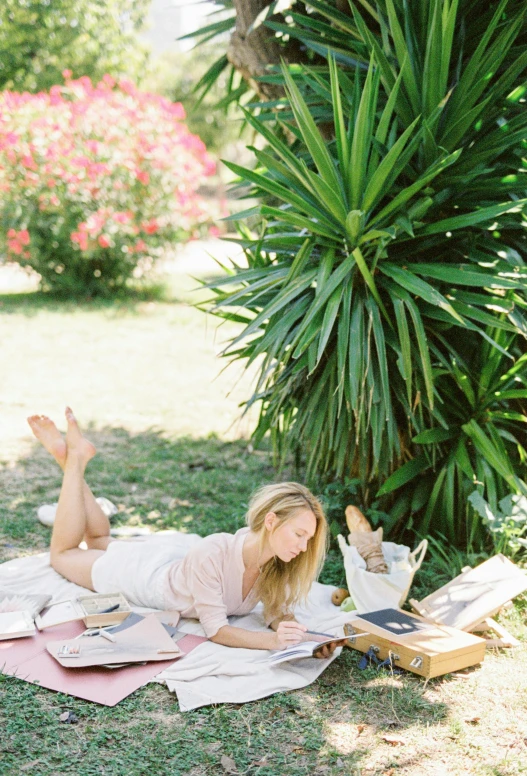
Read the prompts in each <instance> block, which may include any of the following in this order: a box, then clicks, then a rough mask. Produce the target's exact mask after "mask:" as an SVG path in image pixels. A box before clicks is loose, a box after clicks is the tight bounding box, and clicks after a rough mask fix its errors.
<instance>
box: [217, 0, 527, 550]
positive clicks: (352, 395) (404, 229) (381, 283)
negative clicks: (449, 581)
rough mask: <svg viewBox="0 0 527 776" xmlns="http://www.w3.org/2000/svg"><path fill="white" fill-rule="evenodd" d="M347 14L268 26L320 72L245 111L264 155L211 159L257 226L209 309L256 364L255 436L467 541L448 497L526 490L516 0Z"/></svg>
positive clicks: (524, 133)
mask: <svg viewBox="0 0 527 776" xmlns="http://www.w3.org/2000/svg"><path fill="white" fill-rule="evenodd" d="M350 5H351V11H352V16H347V15H345V14H343V13H341V12H340V11H338V10H336V8H335V7H334V5H333V4H331V3H327V2H321V1H320V0H316V2H311V3H309V6H310V7H311V9H312V10H313V11H314V13H311V14H307V15H306V14H304V15H299V14H292V15H291V20H290V23H289V24H288V25H285V26H287V28H288V30H289V34H290V35H296V36H297V37H298V38H300V39H301V40H302V41H303V42H304V43H305V45H307V46H310V47H311V48H312V50H313V51H314V52H315V53H316V54H317V56H318V57H322V56H324V57H326V58H327V64H326V65H323V66H322V65H320V64H318V65H317V66H316V67H312V68H306V67H301V68H300V67H292V66H288V67H285V66H284V67H283V70H282V75H281V77H282V81H283V85H284V88H285V95H286V97H285V99H284V100H283V101H282V102H281V107H282V110H279V111H278V112H275V115H276V119H275V120H274V121H273V122H269V121H262V116H261V115H260V116H258V115H256V114H257V113H258V110H261V109H262V107H264V106H260V107H259V108H258V109H256V110H255V111H254V112H252V113H251V112H248V111H246V119H247V121H248V122H249V123H250V124H251V125H252V126H253V128H254V129H255V130H256V131H257V132H258V133H259V134H260V135H261V136H262V137H263V138H264V139H265V140H266V142H267V147H266V148H265V150H263V151H262V150H256V149H255V151H254V153H255V157H256V161H257V167H256V169H254V170H248V169H244V168H241V167H239V166H237V165H235V164H230V165H228V166H229V167H230V168H231V169H232V171H233V172H234V173H235V174H236V175H237V176H238V177H239V180H240V181H243V182H245V183H249V184H250V186H251V192H250V194H251V196H256V197H258V198H259V199H260V201H261V205H259V206H258V207H257V208H253V209H251V210H249V211H245V212H244V213H241V214H238V218H239V219H241V218H243V217H245V216H247V215H249V214H251V215H253V216H254V215H256V214H257V215H258V216H259V217H260V218H261V228H260V230H259V234H258V236H256V237H255V236H254V235H251V234H248V233H247V232H246V234H245V235H244V237H243V238H242V240H241V242H242V245H243V246H244V249H245V254H246V257H247V260H248V268H242V267H236V266H235V267H233V268H232V269H231V270H230V272H228V274H227V275H226V276H224V277H222V278H219V279H218V280H216V281H213V282H212V283H210V284H209V287H210V288H211V289H213V291H214V297H215V298H214V303H213V304H212V306H211V309H212V312H214V313H215V314H216V315H220V316H223V317H227V318H230V319H233V320H237V321H240V322H242V323H243V324H245V326H244V329H243V330H242V332H241V333H240V334H239V336H237V337H236V338H235V339H234V340H233V341H232V342H231V343H230V345H229V346H228V347H227V349H226V351H225V355H226V356H228V357H230V358H235V359H244V360H245V361H246V363H247V364H249V363H251V362H253V361H255V360H257V361H258V364H259V378H258V380H257V384H256V387H255V391H254V394H253V396H252V397H251V398H250V400H249V401H248V403H249V404H253V403H254V402H259V403H260V406H261V412H260V419H259V423H258V428H257V430H256V438H257V439H258V438H260V437H262V436H263V435H264V434H265V433H267V432H270V433H271V435H272V437H273V439H274V441H275V443H276V447H277V450H279V451H281V452H282V453H287V452H289V451H295V452H297V453H300V454H301V455H303V456H304V457H305V460H306V463H307V471H308V475H309V476H310V477H326V478H339V477H344V476H349V475H351V476H357V477H359V478H360V481H361V500H362V503H363V505H365V506H367V505H368V504H369V503H370V502H371V500H372V499H373V498H374V497H375V496H376V494H377V493H378V492H379V489H380V494H381V495H382V494H385V495H386V508H389V507H390V505H391V507H392V510H393V511H392V514H393V522H394V523H397V524H398V525H400V526H403V527H404V526H405V525H406V526H407V525H408V519H409V516H410V514H411V515H412V521H413V528H414V529H415V530H417V531H419V530H429V529H435V530H439V531H442V532H443V533H444V534H446V535H448V536H450V537H452V538H458V539H459V540H460V541H467V540H470V541H472V542H477V541H480V540H482V532H481V530H480V528H481V523H480V522H479V523H478V522H477V521H473V523H471V522H470V518H471V514H472V513H471V512H470V509H471V507H470V506H469V504H468V502H467V495H468V493H470V492H472V491H473V490H474V489H476V488H479V490H480V492H481V495H482V496H484V497H485V498H486V499H487V500H488V501H489V503H495V501H496V499H498V500H499V498H502V497H503V496H504V495H506V494H507V493H509V492H511V491H513V492H515V493H525V492H527V486H526V485H525V483H524V482H523V479H522V466H523V464H524V462H525V453H524V449H523V444H522V439H521V437H522V434H524V431H523V428H524V425H523V424H525V423H526V422H527V417H526V416H527V413H526V412H525V411H524V410H523V409H522V404H523V405H525V403H526V401H527V387H526V385H525V359H524V357H522V355H521V353H522V345H521V342H522V341H524V338H525V334H526V332H527V321H526V314H525V310H526V307H527V301H526V295H525V291H526V289H527V266H526V265H525V263H524V261H523V255H524V250H525V245H526V244H527V243H526V229H525V227H526V223H525V217H524V212H523V210H524V208H525V206H526V204H527V199H526V197H527V186H526V184H525V182H524V178H523V176H524V174H525V172H524V171H523V167H524V163H523V161H522V156H523V153H524V148H525V147H526V141H525V138H526V137H527V111H526V110H525V107H524V103H523V99H524V94H525V93H526V92H527V85H526V82H525V73H526V71H527V38H526V34H525V33H526V23H525V13H526V10H525V4H524V3H523V2H518V1H517V0H501V2H499V3H492V2H491V3H489V2H485V3H484V2H480V1H479V0H478V1H476V0H459V2H458V0H423V1H422V2H420V3H418V4H412V5H409V4H407V3H406V2H404V0H383V1H382V2H377V3H376V4H375V5H374V4H373V3H367V2H365V0H361V2H360V3H357V4H355V3H351V4H350ZM321 18H325V21H324V22H323V23H322V22H321V21H320V19H321ZM268 23H269V22H268ZM271 24H274V23H273V22H271ZM275 27H277V28H278V29H280V25H276V24H275ZM281 27H282V28H283V27H284V25H282V26H281ZM282 32H283V29H282ZM271 77H273V78H276V76H271ZM275 107H276V106H275ZM269 117H270V112H269V111H268V110H266V111H264V118H265V119H268V118H269ZM526 166H527V165H526ZM513 343H514V344H513ZM523 350H525V348H524V347H523ZM509 383H510V384H509ZM504 385H506V386H507V389H506V390H503V386H504ZM471 391H472V393H471ZM500 393H501V395H497V394H500ZM418 476H419V480H417V482H418V485H419V487H418V488H417V489H415V484H416V478H417V477H418ZM423 483H426V485H424V484H423ZM400 488H403V492H400V491H399V490H398V489H400ZM411 488H413V489H414V490H413V493H412V494H411V496H409V495H408V494H409V490H410V489H411ZM416 494H417V495H416ZM467 525H468V526H469V527H468V529H467Z"/></svg>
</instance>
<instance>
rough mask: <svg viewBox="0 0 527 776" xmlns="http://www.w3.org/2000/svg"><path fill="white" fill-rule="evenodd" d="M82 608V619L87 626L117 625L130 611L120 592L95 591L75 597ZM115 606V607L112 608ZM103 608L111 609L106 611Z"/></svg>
mask: <svg viewBox="0 0 527 776" xmlns="http://www.w3.org/2000/svg"><path fill="white" fill-rule="evenodd" d="M77 601H78V603H79V605H80V607H81V610H82V619H83V620H84V623H85V625H86V627H87V628H98V627H102V626H104V625H119V624H120V623H121V622H123V620H125V619H126V618H127V617H128V615H129V614H130V612H131V611H132V609H131V607H130V604H129V603H128V601H127V600H126V598H125V597H124V595H123V594H122V593H98V594H97V593H96V594H94V595H82V596H79V597H78V598H77ZM114 607H115V608H114ZM105 609H112V611H111V612H106V611H105Z"/></svg>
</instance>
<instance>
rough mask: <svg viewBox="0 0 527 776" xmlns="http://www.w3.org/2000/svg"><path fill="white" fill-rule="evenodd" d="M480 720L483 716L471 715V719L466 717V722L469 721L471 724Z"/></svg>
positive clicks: (475, 723)
mask: <svg viewBox="0 0 527 776" xmlns="http://www.w3.org/2000/svg"><path fill="white" fill-rule="evenodd" d="M480 720H481V717H470V719H466V720H465V722H467V723H468V724H469V725H477V724H478V722H479V721H480Z"/></svg>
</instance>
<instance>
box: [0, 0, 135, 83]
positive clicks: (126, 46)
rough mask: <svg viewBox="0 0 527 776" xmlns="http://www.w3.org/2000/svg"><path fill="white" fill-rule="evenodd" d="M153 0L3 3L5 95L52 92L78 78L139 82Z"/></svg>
mask: <svg viewBox="0 0 527 776" xmlns="http://www.w3.org/2000/svg"><path fill="white" fill-rule="evenodd" d="M149 6H150V2H149V0H3V2H2V3H1V4H0V89H12V90H15V91H30V92H38V91H46V90H47V89H49V88H50V87H51V86H52V85H53V84H57V83H61V82H62V75H61V74H62V71H63V70H64V69H65V68H67V69H69V70H71V71H72V74H73V77H74V78H77V77H80V76H83V75H87V76H89V77H90V78H91V79H92V80H95V81H97V80H99V79H100V78H102V76H103V75H104V74H105V73H108V72H109V73H111V74H112V75H113V76H114V77H115V76H120V75H121V76H122V75H128V76H131V77H136V76H137V75H138V74H140V73H141V70H142V66H143V65H144V64H145V61H146V53H147V47H146V45H145V44H144V43H143V41H142V40H141V39H140V37H139V35H138V33H139V32H140V31H141V29H142V28H143V24H144V19H145V15H146V13H147V11H148V8H149Z"/></svg>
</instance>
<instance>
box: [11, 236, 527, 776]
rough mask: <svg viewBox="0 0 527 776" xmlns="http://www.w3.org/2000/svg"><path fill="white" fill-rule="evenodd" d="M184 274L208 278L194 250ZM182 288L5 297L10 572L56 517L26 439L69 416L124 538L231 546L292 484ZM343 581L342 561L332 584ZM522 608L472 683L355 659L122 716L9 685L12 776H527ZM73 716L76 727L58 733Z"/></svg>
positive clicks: (127, 706) (125, 705)
mask: <svg viewBox="0 0 527 776" xmlns="http://www.w3.org/2000/svg"><path fill="white" fill-rule="evenodd" d="M194 256H195V257H196V260H195V265H194V263H193V261H194V259H193V257H194ZM180 267H182V268H189V267H191V268H193V270H194V272H195V274H200V273H201V274H202V273H206V272H207V271H209V270H208V267H207V262H206V261H205V260H203V259H202V257H200V256H199V253H198V250H197V248H196V250H194V252H193V253H191V254H187V255H186V258H185V260H184V261H182V262H180ZM0 282H1V278H0ZM169 283H170V288H171V297H170V298H169V301H165V302H160V301H141V300H140V299H137V300H135V301H133V300H128V301H126V302H124V301H123V302H117V303H113V304H110V303H108V302H97V303H95V302H87V303H84V304H81V305H75V304H73V303H64V302H62V303H59V302H57V301H54V300H50V299H46V298H44V297H43V296H41V295H39V294H35V293H26V294H21V293H19V294H13V293H2V289H1V288H0V338H1V342H2V346H1V348H0V375H1V382H0V402H1V418H2V421H1V422H2V427H1V428H2V437H3V445H2V450H1V453H0V458H1V463H0V560H7V559H9V558H12V557H15V556H18V555H22V554H31V553H34V552H36V551H41V550H43V549H44V548H45V547H46V545H47V542H48V540H49V531H48V530H47V529H45V528H44V527H43V526H41V525H40V523H38V522H37V521H36V519H35V510H36V508H37V507H38V506H39V505H40V504H42V503H49V502H51V501H54V500H56V498H57V495H58V491H59V486H60V477H59V471H58V469H57V467H56V465H55V464H54V463H53V462H52V461H51V460H50V459H49V458H48V457H47V455H46V454H45V453H44V451H43V450H42V449H40V448H39V447H38V446H37V445H36V444H34V440H33V439H32V437H31V435H30V433H29V428H28V427H27V426H26V422H25V418H26V416H27V415H29V414H32V413H35V412H42V413H46V414H49V415H51V416H52V417H54V418H57V419H58V420H60V419H61V418H62V412H63V407H64V405H65V404H66V403H70V404H71V405H72V407H73V408H74V410H75V411H76V413H77V415H78V417H79V420H80V421H81V423H82V424H83V426H84V428H85V429H86V431H87V432H88V433H89V436H90V438H91V439H92V440H93V441H94V442H95V443H96V445H97V446H98V449H99V451H100V455H98V456H97V457H96V458H95V459H94V461H93V462H91V464H90V469H89V475H88V479H89V482H90V484H91V485H92V487H93V489H94V490H95V492H96V493H98V494H104V495H106V496H108V497H109V498H110V499H112V500H113V501H114V502H115V503H117V504H118V505H119V516H118V520H117V524H122V525H125V524H133V525H147V526H151V527H152V529H154V530H159V529H163V528H176V529H178V530H185V531H195V532H197V533H200V534H207V533H211V532H213V531H218V530H226V531H233V530H235V529H236V528H238V527H239V526H240V525H241V524H242V521H243V514H244V509H245V504H246V503H247V500H248V498H249V496H250V494H251V492H252V491H253V490H254V489H255V488H256V487H257V486H258V485H260V484H263V483H266V482H272V481H274V480H275V479H276V478H277V477H278V476H279V475H278V474H277V473H276V472H275V470H274V469H273V466H272V460H271V457H270V455H269V452H268V451H267V450H258V451H253V450H252V449H251V447H250V446H248V443H247V439H248V435H249V433H250V430H251V426H252V424H253V423H254V416H253V417H251V416H249V417H247V418H245V419H243V420H242V421H237V420H236V418H237V417H238V415H239V409H238V404H239V402H240V401H241V400H242V399H243V398H244V397H245V396H246V395H247V393H248V384H249V380H250V376H247V375H245V376H243V377H242V378H241V380H240V381H239V382H238V384H237V385H235V387H234V388H233V384H234V383H235V381H236V377H237V375H238V372H237V371H236V368H234V370H233V371H229V370H227V372H226V373H224V374H222V375H220V376H219V377H218V372H219V371H220V367H221V366H222V365H221V364H220V362H219V361H218V359H217V352H218V351H219V349H220V347H221V342H222V340H224V339H225V338H226V336H227V334H228V332H229V331H232V329H229V328H228V327H225V328H223V327H222V328H221V329H220V330H219V331H216V330H215V326H216V324H215V322H214V321H207V319H206V317H205V316H204V315H203V314H202V313H200V312H198V311H196V310H194V309H193V308H191V307H189V305H188V301H189V300H190V299H191V298H195V297H194V296H193V294H192V291H191V289H192V287H193V285H194V283H193V281H192V280H190V279H189V278H188V276H187V275H186V274H184V273H183V272H182V271H175V272H173V273H172V274H171V275H170V277H169ZM230 389H232V390H231V391H230V393H229V395H227V393H228V392H229V390H230ZM60 425H62V426H63V424H60ZM280 476H282V477H284V478H285V477H293V476H296V475H295V474H294V473H293V472H292V471H285V472H283V473H282V474H281V475H280ZM460 563H461V564H463V558H460V557H458V556H457V555H456V554H454V553H453V555H452V569H451V570H449V569H445V568H444V565H443V566H442V565H441V564H440V563H439V561H437V562H433V561H431V560H428V561H425V564H424V567H423V569H422V571H421V572H420V574H419V576H418V579H417V581H416V585H415V586H414V588H413V590H412V594H413V595H415V596H416V597H421V596H422V595H424V594H426V593H427V592H430V591H431V590H432V589H434V587H437V586H438V585H440V584H442V583H443V582H445V581H447V580H448V579H449V578H450V577H451V576H454V574H455V573H457V571H458V565H459V564H460ZM456 564H457V565H456ZM342 574H343V572H342V568H341V564H340V562H339V559H338V554H337V553H336V552H335V550H333V551H332V553H331V555H330V558H329V562H328V564H327V566H326V569H325V571H324V576H323V580H325V581H332V582H335V583H341V582H343V581H344V580H343V578H342ZM526 608H527V606H526V601H525V598H523V599H522V600H518V602H517V604H516V606H515V607H514V608H513V609H512V610H511V611H510V613H509V614H508V615H507V616H506V617H505V616H504V617H503V618H502V621H503V622H504V623H505V624H506V625H507V627H509V628H510V630H511V631H512V632H513V633H514V634H515V635H517V636H518V637H519V638H521V639H522V645H521V646H520V647H518V648H517V649H516V650H511V651H490V652H488V653H487V656H486V658H485V662H484V663H483V664H482V666H481V667H478V668H475V669H470V670H468V671H466V672H463V675H462V676H455V675H454V676H447V677H443V678H439V679H435V680H431V681H429V682H428V683H425V682H424V681H423V680H421V679H418V678H417V677H415V676H412V675H409V674H405V675H402V676H390V675H386V674H382V675H379V674H378V673H377V672H375V671H374V670H372V669H368V670H366V671H364V672H360V671H359V670H358V669H357V662H358V653H356V652H353V651H352V650H347V649H346V650H344V651H343V654H342V656H341V657H340V658H339V659H338V660H336V661H335V662H334V663H333V664H332V665H331V666H330V668H329V669H328V670H327V671H326V672H325V673H324V674H323V675H322V676H321V678H320V679H319V680H318V681H317V682H316V683H315V684H313V685H311V686H309V687H307V688H306V689H305V690H301V691H297V692H292V693H288V694H282V695H275V696H273V697H271V698H268V699H264V700H262V701H258V702H255V703H251V704H246V705H242V706H237V705H227V706H217V707H209V708H204V709H200V710H197V711H195V712H189V713H185V714H181V713H180V712H179V709H178V704H177V699H176V698H175V696H173V695H172V694H170V693H169V692H168V691H167V689H166V688H165V687H161V686H159V685H154V684H152V685H149V686H147V687H145V688H143V689H141V690H139V691H138V692H136V693H134V694H133V695H132V696H130V697H129V698H127V699H125V700H124V701H123V702H122V703H121V704H119V705H118V706H117V707H115V708H114V709H108V708H103V707H99V706H96V705H95V704H89V703H86V702H83V701H80V700H76V699H74V698H69V697H67V696H65V695H60V694H56V693H52V692H49V691H47V690H43V689H39V688H36V687H33V686H30V685H28V684H26V683H24V682H20V681H17V680H15V679H12V678H8V677H4V676H2V675H0V774H2V776H3V774H6V776H11V774H13V775H15V774H26V773H29V774H36V775H38V776H59V774H60V775H61V776H62V774H74V776H92V774H93V775H97V776H98V775H99V774H104V776H128V775H129V774H134V775H135V774H145V776H146V774H149V775H150V774H152V775H155V776H169V775H170V776H183V774H185V776H186V775H187V774H188V776H205V775H207V776H209V775H210V776H224V775H225V774H229V773H231V774H240V775H242V774H245V776H282V774H287V775H288V776H289V775H290V776H304V775H309V776H311V774H320V775H322V774H324V775H325V776H333V775H334V774H335V775H336V774H339V775H340V774H350V775H351V776H359V774H360V776H366V775H368V776H370V775H371V776H373V775H374V774H375V775H377V774H378V775H379V776H381V774H382V775H383V776H399V774H401V776H402V775H403V774H404V776H410V775H411V776H432V775H434V776H446V775H447V774H448V776H458V775H459V776H461V775H464V774H471V775H472V774H474V775H476V774H478V776H479V775H481V776H483V775H485V776H508V775H509V774H522V773H527V646H526V645H527V627H526V625H525V610H526ZM65 710H70V711H73V712H74V713H75V714H76V716H77V717H78V722H77V723H76V724H71V725H70V724H64V723H62V722H60V720H59V717H60V715H61V713H62V712H63V711H65Z"/></svg>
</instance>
